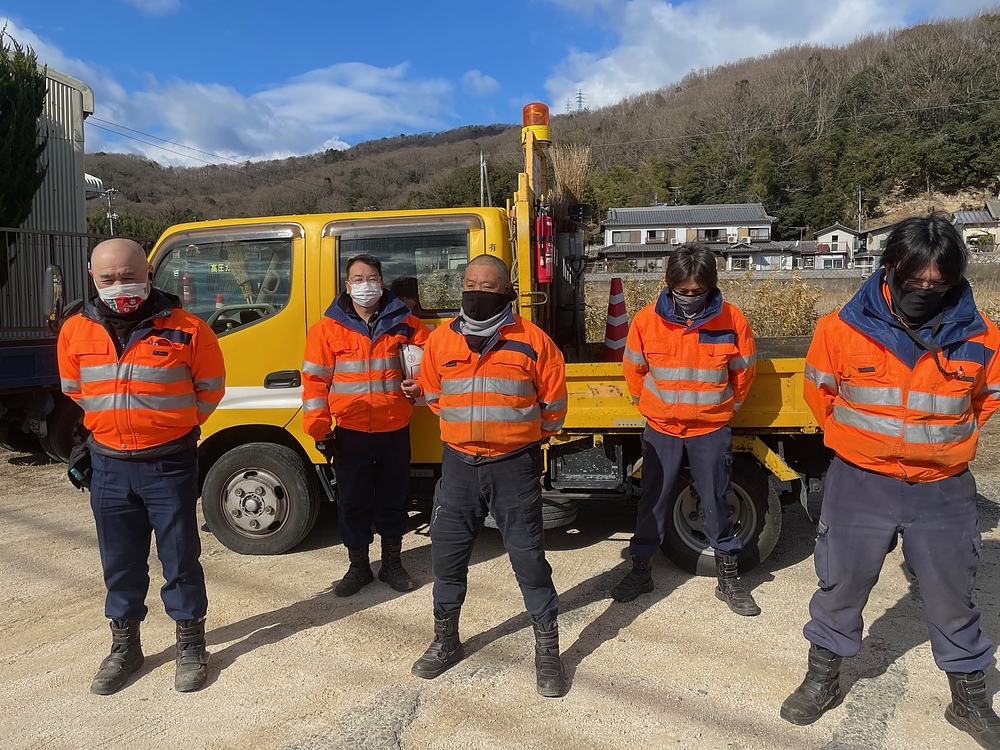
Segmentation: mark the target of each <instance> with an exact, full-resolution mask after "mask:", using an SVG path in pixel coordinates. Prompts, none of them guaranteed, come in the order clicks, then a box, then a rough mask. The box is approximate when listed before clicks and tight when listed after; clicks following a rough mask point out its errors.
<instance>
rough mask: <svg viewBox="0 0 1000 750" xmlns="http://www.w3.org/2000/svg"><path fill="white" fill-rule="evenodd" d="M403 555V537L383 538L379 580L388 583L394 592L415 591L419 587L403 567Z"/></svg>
mask: <svg viewBox="0 0 1000 750" xmlns="http://www.w3.org/2000/svg"><path fill="white" fill-rule="evenodd" d="M402 554H403V540H402V538H401V537H394V538H392V539H386V538H385V537H382V567H381V569H380V570H379V572H378V579H379V580H380V581H385V582H386V583H388V584H389V587H390V588H391V589H393V590H394V591H413V589H415V588H416V587H417V582H416V581H414V580H413V579H412V578H411V577H410V574H409V573H407V572H406V569H405V568H404V567H403V561H402V560H401V559H400V556H401V555H402Z"/></svg>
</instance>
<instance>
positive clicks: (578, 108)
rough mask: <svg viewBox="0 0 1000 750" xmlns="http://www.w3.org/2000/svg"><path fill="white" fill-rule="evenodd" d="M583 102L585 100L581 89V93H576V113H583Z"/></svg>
mask: <svg viewBox="0 0 1000 750" xmlns="http://www.w3.org/2000/svg"><path fill="white" fill-rule="evenodd" d="M583 100H584V96H583V89H580V90H579V91H577V92H576V111H577V112H583Z"/></svg>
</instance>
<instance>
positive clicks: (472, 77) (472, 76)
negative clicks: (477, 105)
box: [462, 70, 500, 96]
mask: <svg viewBox="0 0 1000 750" xmlns="http://www.w3.org/2000/svg"><path fill="white" fill-rule="evenodd" d="M499 89H500V82H499V81H498V80H497V79H496V78H493V77H492V76H488V75H485V74H484V73H482V71H479V70H470V71H468V72H467V73H466V74H465V75H463V76H462V90H463V91H465V93H466V94H468V95H469V96H489V95H490V94H492V93H495V92H496V91H498V90H499Z"/></svg>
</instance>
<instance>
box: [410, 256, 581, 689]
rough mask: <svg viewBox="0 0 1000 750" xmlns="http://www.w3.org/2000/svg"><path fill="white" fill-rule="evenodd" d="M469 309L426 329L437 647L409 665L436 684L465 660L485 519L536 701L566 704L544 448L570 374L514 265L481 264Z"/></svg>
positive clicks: (471, 268) (558, 421) (424, 376)
mask: <svg viewBox="0 0 1000 750" xmlns="http://www.w3.org/2000/svg"><path fill="white" fill-rule="evenodd" d="M463 286H464V289H465V291H464V292H463V293H462V311H461V314H460V315H459V317H457V318H455V320H453V321H452V322H451V323H449V324H447V325H442V326H439V327H438V328H436V329H435V330H434V331H432V332H431V335H430V337H429V338H428V340H427V346H426V347H425V349H424V357H423V362H422V366H421V374H420V384H421V386H422V387H423V390H424V397H425V398H426V400H427V405H428V406H429V407H430V408H431V410H432V411H433V412H434V413H435V414H437V415H438V416H439V417H440V418H441V440H442V442H444V444H445V445H444V455H443V456H442V459H441V480H440V481H439V482H438V486H437V489H436V491H435V493H434V510H433V513H432V515H431V560H432V564H433V569H434V641H433V642H432V643H431V645H430V648H428V649H427V651H426V652H425V653H424V655H423V656H422V657H420V659H418V660H417V662H416V663H415V664H414V665H413V670H412V671H413V674H414V675H416V676H417V677H423V678H425V679H433V678H434V677H437V676H438V675H439V674H441V673H442V672H444V671H445V670H446V669H448V668H449V667H450V666H452V665H453V664H455V663H457V662H458V661H460V660H461V659H462V657H463V653H462V643H461V641H460V640H459V635H458V620H459V614H460V613H461V607H462V604H463V603H464V602H465V594H466V589H467V582H468V573H469V558H470V557H471V555H472V546H473V544H474V543H475V540H476V536H477V535H478V534H479V530H480V529H481V528H482V526H483V521H484V520H485V519H486V515H487V514H492V515H493V518H494V520H496V523H497V527H498V528H499V529H500V533H501V534H502V536H503V541H504V545H505V546H506V548H507V553H508V555H509V556H510V562H511V566H512V567H513V568H514V575H515V576H516V578H517V582H518V585H519V586H520V587H521V594H522V595H523V597H524V603H525V606H526V607H527V609H528V612H529V613H530V614H531V621H532V626H533V627H534V631H535V673H536V683H537V689H538V692H539V693H540V694H541V695H543V696H546V697H559V696H561V695H562V694H563V693H564V692H565V689H566V678H565V675H564V672H563V665H562V661H561V660H560V658H559V629H558V625H557V623H556V616H557V614H558V611H559V597H558V596H557V594H556V590H555V587H554V586H553V585H552V568H551V567H549V564H548V562H547V561H546V560H545V548H544V545H543V540H542V488H541V484H540V482H539V480H540V479H541V476H542V450H541V443H542V441H543V440H545V439H547V438H548V437H550V436H551V435H554V434H555V433H557V432H559V430H560V429H561V428H562V424H563V419H564V418H565V416H566V376H565V365H564V364H563V358H562V354H560V352H559V349H558V348H557V347H556V345H555V344H554V343H553V342H552V339H550V338H549V337H548V336H546V335H545V333H544V332H543V331H542V330H541V329H540V328H538V327H537V326H535V325H533V324H532V323H530V322H528V321H526V320H524V319H523V318H521V317H520V316H517V315H515V314H514V313H513V311H512V310H511V305H510V303H511V301H512V300H513V299H515V297H514V295H513V293H512V289H511V283H510V276H509V274H508V271H507V266H506V265H505V264H504V262H503V261H502V260H500V259H499V258H496V257H494V256H489V255H481V256H479V257H477V258H475V259H473V260H472V261H471V262H470V263H469V265H468V266H467V267H466V270H465V278H464V280H463Z"/></svg>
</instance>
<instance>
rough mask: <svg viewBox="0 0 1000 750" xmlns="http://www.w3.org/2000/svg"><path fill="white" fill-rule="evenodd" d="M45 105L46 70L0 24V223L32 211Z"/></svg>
mask: <svg viewBox="0 0 1000 750" xmlns="http://www.w3.org/2000/svg"><path fill="white" fill-rule="evenodd" d="M44 106H45V75H44V73H42V72H40V71H39V70H38V58H37V57H36V56H35V53H34V51H33V50H32V49H31V48H28V47H22V46H21V45H20V44H18V43H17V41H16V40H14V39H13V38H12V37H11V36H10V35H9V34H8V33H7V27H6V26H5V27H3V28H2V29H0V175H3V179H2V180H0V227H14V228H16V227H19V226H20V225H21V223H22V222H23V221H24V220H25V219H27V218H28V214H29V213H31V201H32V199H33V198H34V197H35V193H36V192H37V191H38V188H39V187H41V184H42V180H43V179H45V169H46V168H45V166H43V165H41V164H40V158H41V155H42V152H43V151H44V150H45V143H46V140H47V137H46V138H42V139H41V140H39V138H38V118H39V116H40V115H41V114H42V109H43V107H44ZM9 244H10V240H9V235H8V234H6V233H3V234H0V289H2V288H3V287H4V286H6V284H7V278H8V273H9V269H10V266H11V264H12V263H13V262H14V259H13V256H11V257H8V250H9Z"/></svg>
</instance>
